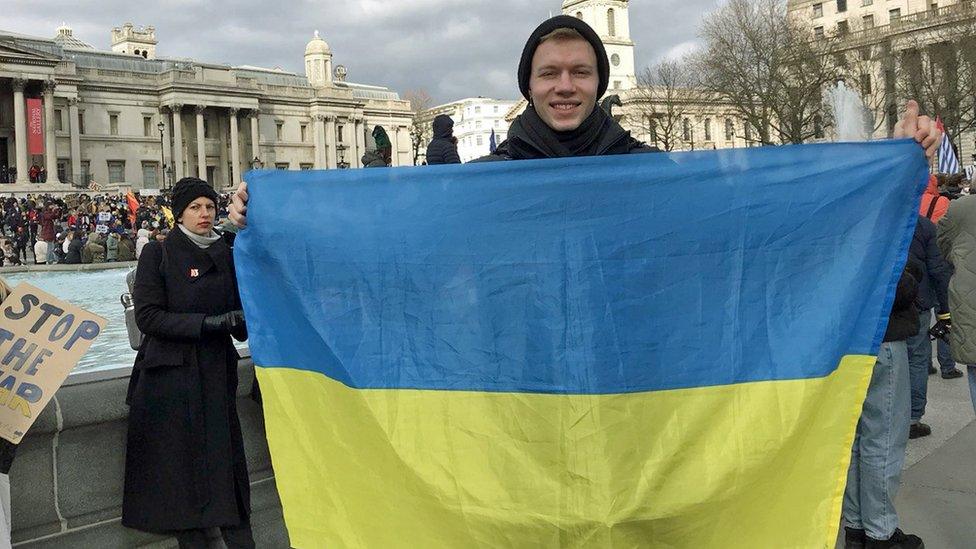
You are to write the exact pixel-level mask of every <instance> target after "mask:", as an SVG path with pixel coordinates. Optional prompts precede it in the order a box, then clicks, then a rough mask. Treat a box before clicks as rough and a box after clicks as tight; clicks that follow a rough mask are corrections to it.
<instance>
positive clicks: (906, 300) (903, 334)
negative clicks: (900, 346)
mask: <svg viewBox="0 0 976 549" xmlns="http://www.w3.org/2000/svg"><path fill="white" fill-rule="evenodd" d="M921 279H922V264H921V263H919V262H918V260H916V259H913V258H912V257H911V256H909V257H908V262H907V263H906V265H905V270H904V271H902V273H901V278H900V279H899V280H898V288H897V289H896V290H895V302H894V304H893V305H892V307H891V314H890V316H889V317H888V331H886V332H885V336H884V341H885V343H887V342H890V341H904V340H906V339H908V338H909V337H911V336H913V335H916V334H918V328H919V324H918V309H917V308H916V307H915V298H916V297H917V296H918V281H919V280H921Z"/></svg>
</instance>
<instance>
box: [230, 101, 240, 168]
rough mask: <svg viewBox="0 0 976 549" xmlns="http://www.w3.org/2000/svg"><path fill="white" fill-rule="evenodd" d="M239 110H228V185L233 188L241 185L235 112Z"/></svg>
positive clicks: (238, 136)
mask: <svg viewBox="0 0 976 549" xmlns="http://www.w3.org/2000/svg"><path fill="white" fill-rule="evenodd" d="M239 110H240V109H236V108H231V109H230V169H231V182H230V183H231V185H232V186H234V187H237V186H238V185H240V183H241V136H240V135H239V134H238V132H237V130H238V128H237V112H238V111H239Z"/></svg>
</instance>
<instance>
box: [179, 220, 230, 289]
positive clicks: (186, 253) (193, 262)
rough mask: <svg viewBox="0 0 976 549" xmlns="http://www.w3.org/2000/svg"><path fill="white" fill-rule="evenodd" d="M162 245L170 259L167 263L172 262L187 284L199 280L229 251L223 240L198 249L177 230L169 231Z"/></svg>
mask: <svg viewBox="0 0 976 549" xmlns="http://www.w3.org/2000/svg"><path fill="white" fill-rule="evenodd" d="M163 245H164V246H166V248H167V250H168V251H169V252H170V254H169V255H170V257H171V259H167V261H172V262H173V266H174V267H176V268H177V269H179V271H180V273H182V275H183V277H185V279H186V280H187V281H188V282H196V281H197V280H200V278H202V277H203V275H204V274H206V273H208V272H209V271H211V270H212V269H214V268H215V267H216V266H217V261H218V259H219V258H221V257H222V256H224V255H226V254H228V253H229V251H230V248H229V247H228V246H227V244H226V243H225V242H224V241H223V240H218V241H217V242H214V243H213V244H211V245H210V247H209V248H206V249H203V248H200V247H199V246H197V245H196V244H194V243H193V241H191V240H190V239H189V238H187V236H186V235H185V234H183V231H181V230H179V229H174V230H171V231H170V232H169V235H168V236H167V237H166V241H165V242H164V243H163Z"/></svg>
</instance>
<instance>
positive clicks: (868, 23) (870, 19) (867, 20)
mask: <svg viewBox="0 0 976 549" xmlns="http://www.w3.org/2000/svg"><path fill="white" fill-rule="evenodd" d="M861 26H863V27H864V28H866V29H873V28H874V15H865V16H864V17H862V18H861Z"/></svg>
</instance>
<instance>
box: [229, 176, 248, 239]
mask: <svg viewBox="0 0 976 549" xmlns="http://www.w3.org/2000/svg"><path fill="white" fill-rule="evenodd" d="M227 217H229V218H230V222H231V223H233V224H234V225H236V226H237V227H238V228H239V229H243V228H244V227H247V181H241V186H240V187H238V188H237V192H235V193H234V195H233V196H231V200H230V214H228V216H227Z"/></svg>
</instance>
